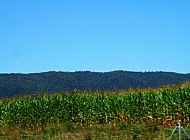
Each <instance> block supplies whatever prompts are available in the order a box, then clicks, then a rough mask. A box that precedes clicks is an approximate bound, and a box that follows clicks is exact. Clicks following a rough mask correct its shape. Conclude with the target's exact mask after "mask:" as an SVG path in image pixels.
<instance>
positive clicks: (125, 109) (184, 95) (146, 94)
mask: <svg viewBox="0 0 190 140" xmlns="http://www.w3.org/2000/svg"><path fill="white" fill-rule="evenodd" d="M0 106H1V107H0V125H10V126H15V127H19V128H22V129H25V128H26V129H37V128H38V127H46V126H47V125H50V124H63V123H66V122H67V123H72V124H76V125H82V126H91V125H93V124H113V125H115V124H117V123H121V122H122V123H125V124H126V125H127V124H152V125H158V126H164V127H174V126H175V125H176V124H177V122H178V120H182V122H183V125H184V126H187V125H189V123H190V86H175V87H172V88H171V87H165V88H160V89H157V90H153V89H152V90H147V91H140V90H139V91H136V92H132V91H131V92H126V93H125V92H122V93H106V92H104V93H77V92H75V93H72V94H55V95H41V96H33V97H23V98H20V99H3V100H1V101H0Z"/></svg>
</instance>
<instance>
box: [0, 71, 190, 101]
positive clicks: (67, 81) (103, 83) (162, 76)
mask: <svg viewBox="0 0 190 140" xmlns="http://www.w3.org/2000/svg"><path fill="white" fill-rule="evenodd" d="M189 80H190V73H189V74H179V73H174V72H161V71H160V72H132V71H122V70H119V71H111V72H91V71H76V72H55V71H50V72H43V73H29V74H22V73H10V74H0V98H5V97H15V96H18V95H25V94H27V95H28V94H34V93H37V94H38V93H44V92H46V93H55V92H72V91H74V90H77V91H91V92H94V91H97V90H98V91H119V90H128V89H129V88H132V89H137V88H148V87H151V88H155V87H159V86H162V85H168V84H180V83H183V82H186V81H189Z"/></svg>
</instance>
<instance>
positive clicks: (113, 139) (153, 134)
mask: <svg viewBox="0 0 190 140" xmlns="http://www.w3.org/2000/svg"><path fill="white" fill-rule="evenodd" d="M0 131H1V133H0V140H161V139H162V140H166V139H168V138H169V136H170V134H171V133H172V131H173V129H171V128H170V129H169V128H163V127H158V126H154V125H149V126H148V125H146V126H144V125H126V124H125V123H120V124H117V125H113V124H107V125H92V126H80V125H75V124H70V123H65V124H62V125H54V124H52V125H50V126H48V127H46V128H40V129H39V130H35V131H30V130H22V129H18V128H13V127H10V126H1V127H0ZM175 137H176V136H175Z"/></svg>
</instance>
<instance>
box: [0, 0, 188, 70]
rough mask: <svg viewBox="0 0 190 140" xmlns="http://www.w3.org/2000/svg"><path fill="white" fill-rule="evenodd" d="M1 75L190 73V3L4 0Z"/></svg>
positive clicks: (168, 0) (162, 0)
mask: <svg viewBox="0 0 190 140" xmlns="http://www.w3.org/2000/svg"><path fill="white" fill-rule="evenodd" d="M0 21H1V22H0V73H31V72H45V71H86V70H89V71H101V72H102V71H103V72H106V71H113V70H127V71H169V72H178V73H190V1H189V0H180V1H179V0H1V1H0Z"/></svg>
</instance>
